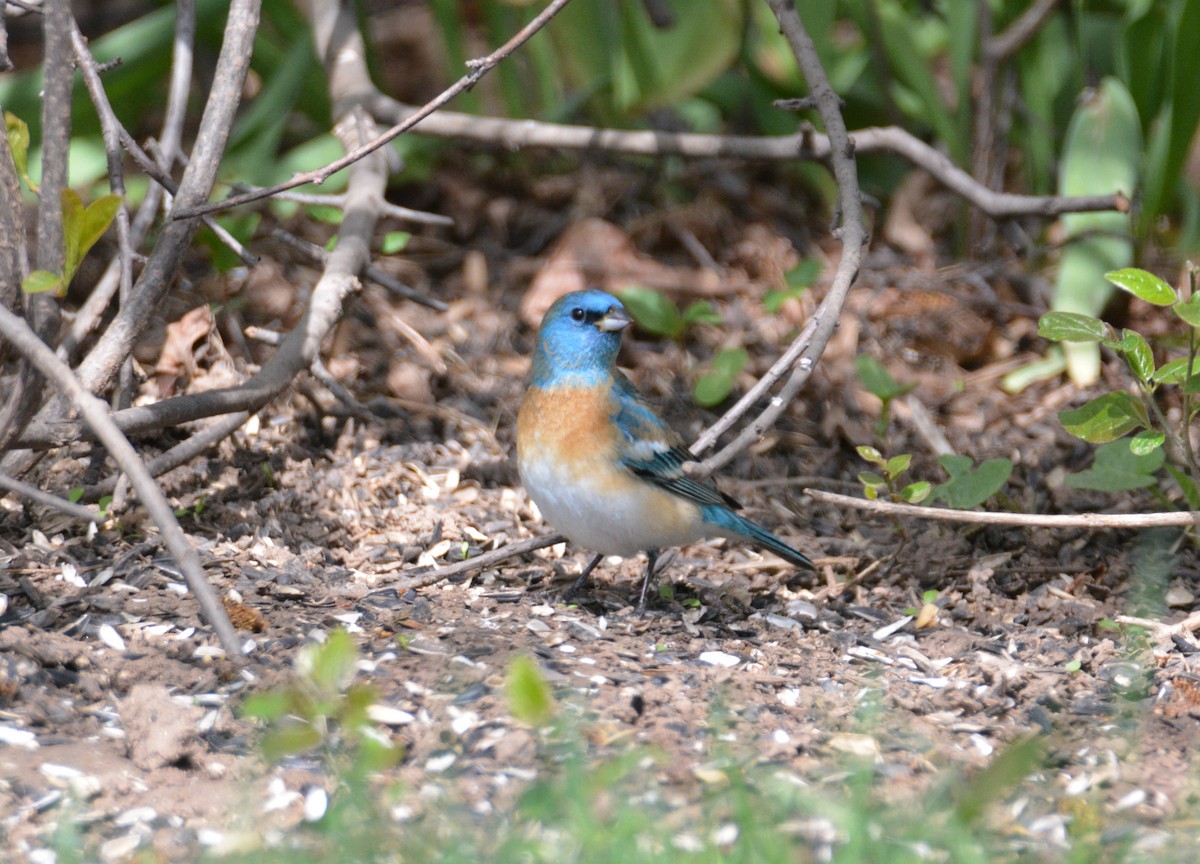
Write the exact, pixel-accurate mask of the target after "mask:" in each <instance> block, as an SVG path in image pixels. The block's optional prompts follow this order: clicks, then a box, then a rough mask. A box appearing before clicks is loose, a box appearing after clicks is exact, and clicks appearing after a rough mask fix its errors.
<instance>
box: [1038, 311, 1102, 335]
mask: <svg viewBox="0 0 1200 864" xmlns="http://www.w3.org/2000/svg"><path fill="white" fill-rule="evenodd" d="M1038 335H1039V336H1041V337H1042V338H1043V339H1049V340H1051V341H1053V342H1103V341H1104V340H1105V339H1107V338H1108V325H1107V324H1105V323H1104V322H1103V321H1101V320H1100V319H1099V318H1096V317H1094V316H1092V315H1084V314H1082V313H1080V312H1047V313H1046V314H1045V315H1043V316H1042V317H1041V318H1039V319H1038Z"/></svg>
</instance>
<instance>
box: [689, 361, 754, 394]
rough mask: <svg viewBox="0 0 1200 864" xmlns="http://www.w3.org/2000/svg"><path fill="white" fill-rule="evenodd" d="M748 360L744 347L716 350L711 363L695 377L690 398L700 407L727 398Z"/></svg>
mask: <svg viewBox="0 0 1200 864" xmlns="http://www.w3.org/2000/svg"><path fill="white" fill-rule="evenodd" d="M749 362H750V355H749V353H747V351H746V349H745V348H726V349H725V350H724V351H719V352H717V355H716V356H715V357H713V360H712V364H711V365H710V366H709V368H708V369H707V370H705V371H704V372H702V373H701V374H700V377H699V378H697V379H696V386H695V388H694V389H693V390H692V398H693V399H695V400H696V404H697V405H699V406H700V407H702V408H713V407H715V406H717V405H720V404H721V403H722V402H724V401H725V400H726V399H728V398H729V394H730V393H732V392H733V385H734V382H735V381H736V380H737V376H738V374H739V373H741V371H742V370H743V369H744V368H746V364H747V363H749Z"/></svg>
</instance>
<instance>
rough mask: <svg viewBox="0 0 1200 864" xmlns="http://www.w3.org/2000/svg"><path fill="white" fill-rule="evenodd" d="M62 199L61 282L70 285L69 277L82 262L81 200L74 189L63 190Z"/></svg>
mask: <svg viewBox="0 0 1200 864" xmlns="http://www.w3.org/2000/svg"><path fill="white" fill-rule="evenodd" d="M60 198H61V199H62V219H63V252H64V255H63V282H65V283H66V284H68V285H69V284H70V283H71V277H72V276H74V275H75V271H76V270H78V269H79V262H80V261H82V260H83V252H82V251H80V248H81V246H80V244H81V242H82V240H83V199H82V198H80V197H79V193H78V192H76V191H75V190H74V189H64V190H62V194H61V196H60Z"/></svg>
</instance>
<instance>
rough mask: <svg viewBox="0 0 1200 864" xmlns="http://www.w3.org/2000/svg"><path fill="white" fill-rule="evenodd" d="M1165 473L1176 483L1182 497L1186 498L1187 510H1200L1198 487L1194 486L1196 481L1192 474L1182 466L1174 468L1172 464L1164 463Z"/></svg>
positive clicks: (1199, 491) (1199, 490)
mask: <svg viewBox="0 0 1200 864" xmlns="http://www.w3.org/2000/svg"><path fill="white" fill-rule="evenodd" d="M1165 467H1166V469H1167V473H1168V474H1170V475H1171V476H1172V477H1173V478H1174V479H1175V482H1176V483H1177V484H1179V489H1180V491H1182V492H1183V497H1184V498H1185V499H1186V500H1187V503H1188V509H1189V510H1200V488H1198V487H1197V486H1196V481H1195V480H1193V479H1192V476H1191V475H1190V474H1188V472H1187V471H1184V470H1183V469H1182V468H1176V467H1175V466H1174V465H1170V464H1168V465H1166V466H1165Z"/></svg>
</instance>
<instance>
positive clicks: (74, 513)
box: [0, 474, 103, 522]
mask: <svg viewBox="0 0 1200 864" xmlns="http://www.w3.org/2000/svg"><path fill="white" fill-rule="evenodd" d="M0 489H7V490H8V491H9V492H14V493H16V494H17V495H21V496H23V497H25V498H28V499H29V500H31V501H36V502H37V503H38V504H44V505H45V506H47V507H51V508H53V509H55V510H57V511H58V512H60V513H66V514H67V515H68V516H70V517H71V518H72V519H78V520H79V521H81V522H100V521H101V520H102V519H103V517H102V516H101V515H100V511H98V510H92V509H91V508H89V507H84V506H83V505H82V504H75V503H74V502H72V501H68V500H67V499H65V498H59V497H58V496H57V495H51V494H50V493H49V492H43V491H42V490H41V489H39V488H37V487H36V486H30V485H29V484H28V483H25V482H22V481H21V480H17V479H16V478H14V477H9V476H8V475H7V474H0Z"/></svg>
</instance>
